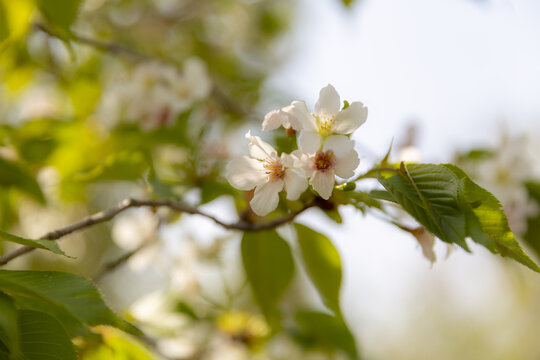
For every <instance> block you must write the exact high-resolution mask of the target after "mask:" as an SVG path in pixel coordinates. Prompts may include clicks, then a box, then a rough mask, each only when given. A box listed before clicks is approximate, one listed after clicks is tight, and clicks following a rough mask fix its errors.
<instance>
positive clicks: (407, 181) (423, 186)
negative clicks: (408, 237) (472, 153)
mask: <svg viewBox="0 0 540 360" xmlns="http://www.w3.org/2000/svg"><path fill="white" fill-rule="evenodd" d="M378 179H379V181H380V182H381V184H383V186H384V187H385V188H386V189H387V190H388V191H389V192H390V193H391V195H392V197H393V199H394V201H395V202H397V203H399V204H401V205H402V206H403V208H404V209H405V210H406V211H407V212H408V213H409V214H411V215H412V216H413V217H414V218H415V219H416V220H418V222H420V223H421V224H422V225H424V226H425V227H426V228H427V229H428V230H429V231H430V232H431V233H433V234H434V235H435V236H437V237H438V238H439V239H441V240H443V241H446V242H448V243H455V244H458V245H460V246H461V247H463V248H464V249H465V250H468V247H467V244H466V243H465V239H466V238H467V237H470V238H472V239H473V240H474V241H475V242H477V243H479V244H481V245H483V246H485V247H486V248H487V249H489V250H490V251H491V252H492V253H496V254H501V255H502V256H508V257H511V258H512V259H514V260H516V261H518V262H520V263H522V264H523V265H525V266H527V267H529V268H531V269H532V270H534V271H538V272H540V268H539V267H538V265H536V264H535V263H534V262H533V261H532V260H531V259H530V258H529V257H528V256H527V255H526V254H525V253H524V252H523V250H522V249H521V247H520V246H519V243H518V242H517V240H516V238H515V237H514V235H513V234H512V232H511V230H510V227H509V226H508V221H507V219H506V216H505V215H504V212H503V211H502V207H501V204H500V202H499V201H498V200H497V199H496V198H495V197H494V196H493V195H492V194H490V193H489V192H488V191H487V190H485V189H483V188H481V187H480V186H478V185H477V184H475V183H474V182H473V181H472V180H471V179H470V178H469V177H468V176H467V175H466V174H465V173H464V172H463V171H462V170H460V169H459V168H458V167H456V166H454V165H449V164H445V165H433V164H417V165H405V164H403V163H402V165H401V169H400V173H399V174H397V175H394V176H391V177H389V178H383V177H382V176H379V177H378Z"/></svg>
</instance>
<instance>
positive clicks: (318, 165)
mask: <svg viewBox="0 0 540 360" xmlns="http://www.w3.org/2000/svg"><path fill="white" fill-rule="evenodd" d="M353 147H354V142H353V141H352V140H350V139H349V138H347V137H346V136H344V135H332V136H329V137H327V138H326V139H325V141H324V144H323V146H322V149H320V150H317V151H316V152H314V153H313V154H310V155H304V156H302V157H301V163H302V167H303V169H304V171H305V173H306V175H307V176H308V177H309V178H310V179H309V183H310V184H311V186H312V187H313V189H314V190H315V191H316V192H317V193H318V194H319V195H320V196H321V197H322V198H323V199H326V200H328V198H330V196H331V195H332V190H333V189H334V184H335V180H336V178H335V175H337V176H339V177H341V178H344V179H347V178H350V177H351V176H353V175H354V170H355V169H356V168H357V167H358V164H359V163H360V159H359V158H358V154H357V152H356V151H355V150H354V149H353Z"/></svg>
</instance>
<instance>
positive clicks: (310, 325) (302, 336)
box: [296, 311, 358, 359]
mask: <svg viewBox="0 0 540 360" xmlns="http://www.w3.org/2000/svg"><path fill="white" fill-rule="evenodd" d="M296 322H297V323H298V326H299V333H298V334H297V339H298V340H299V341H300V342H301V343H302V344H303V345H304V346H306V347H308V348H315V349H318V350H323V351H324V350H326V351H328V352H333V351H336V350H341V351H343V352H344V353H346V354H347V355H348V356H349V357H350V358H351V359H358V350H357V348H356V342H355V340H354V337H353V335H352V334H351V332H350V330H349V328H348V327H347V324H345V323H344V322H343V320H342V319H341V318H339V317H336V316H332V315H330V314H325V313H319V312H313V311H300V312H298V313H297V315H296Z"/></svg>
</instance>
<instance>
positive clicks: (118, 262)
mask: <svg viewBox="0 0 540 360" xmlns="http://www.w3.org/2000/svg"><path fill="white" fill-rule="evenodd" d="M150 244H151V242H143V243H142V244H141V245H139V246H137V247H136V248H135V249H133V250H131V251H128V252H127V253H125V254H123V255H121V256H119V257H118V258H116V259H114V260H113V261H111V262H108V263H106V264H105V266H103V268H102V269H101V271H100V272H99V273H98V274H97V275H96V276H94V278H93V280H94V282H98V281H100V280H101V279H103V278H104V277H105V276H106V275H108V274H109V273H111V272H113V271H115V270H116V269H118V268H119V267H120V266H122V265H123V264H124V263H125V262H126V261H128V260H129V259H131V258H132V257H133V256H134V255H135V254H137V253H138V252H139V251H141V250H142V249H144V248H145V247H147V246H148V245H150Z"/></svg>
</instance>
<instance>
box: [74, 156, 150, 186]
mask: <svg viewBox="0 0 540 360" xmlns="http://www.w3.org/2000/svg"><path fill="white" fill-rule="evenodd" d="M147 169H148V161H147V157H146V156H145V155H144V154H143V153H141V152H128V151H124V152H120V153H117V154H112V155H110V156H108V157H107V158H106V159H105V160H104V161H103V162H102V163H101V164H100V165H98V166H97V167H95V168H94V169H92V170H90V171H88V172H85V173H82V174H79V175H77V176H75V178H74V180H76V181H80V182H96V181H122V180H126V181H129V180H136V179H139V178H142V176H143V174H144V172H145V171H146V170H147Z"/></svg>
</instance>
